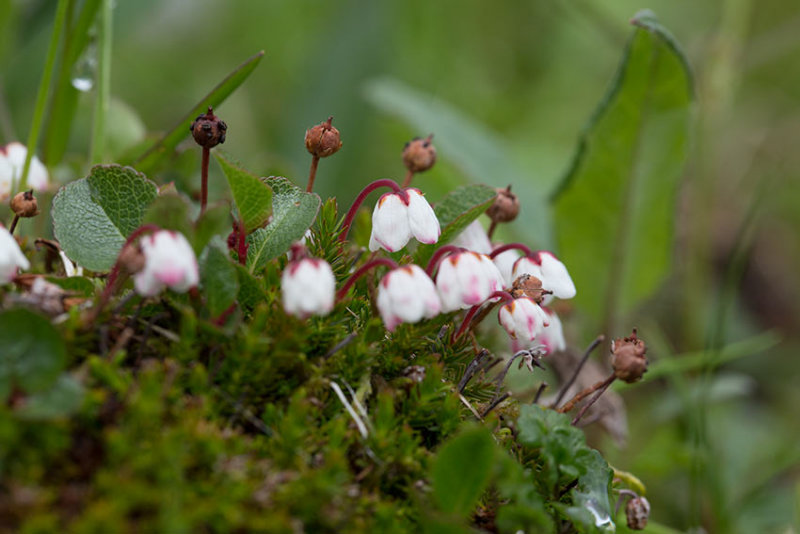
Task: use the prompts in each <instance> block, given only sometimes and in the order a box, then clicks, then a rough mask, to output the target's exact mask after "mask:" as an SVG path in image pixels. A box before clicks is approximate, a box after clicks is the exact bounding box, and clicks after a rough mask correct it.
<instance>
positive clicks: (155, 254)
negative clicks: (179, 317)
mask: <svg viewBox="0 0 800 534" xmlns="http://www.w3.org/2000/svg"><path fill="white" fill-rule="evenodd" d="M140 246H141V249H142V254H143V255H144V259H145V264H144V268H143V269H142V270H141V271H139V272H137V273H136V274H134V275H133V283H134V287H135V289H136V292H137V293H139V294H140V295H142V296H143V297H152V296H155V295H157V294H158V293H160V292H161V291H163V290H164V289H165V288H167V287H169V288H170V289H172V290H173V291H177V292H178V293H184V292H186V291H188V290H189V289H190V288H192V287H194V286H196V285H197V283H198V282H199V281H200V275H199V270H198V267H197V258H196V257H195V255H194V251H193V250H192V247H191V245H189V242H188V241H187V240H186V238H185V237H184V236H183V234H181V233H179V232H174V231H171V230H159V231H157V232H154V233H152V234H150V235H146V236H144V237H142V238H141V240H140Z"/></svg>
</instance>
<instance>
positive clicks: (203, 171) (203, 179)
mask: <svg viewBox="0 0 800 534" xmlns="http://www.w3.org/2000/svg"><path fill="white" fill-rule="evenodd" d="M209 109H210V108H209ZM210 155H211V150H210V149H209V148H208V147H203V160H202V162H201V164H200V215H202V214H203V213H205V211H206V205H207V204H208V160H209V156H210Z"/></svg>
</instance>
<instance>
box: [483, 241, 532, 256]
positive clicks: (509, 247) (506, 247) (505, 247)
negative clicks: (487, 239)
mask: <svg viewBox="0 0 800 534" xmlns="http://www.w3.org/2000/svg"><path fill="white" fill-rule="evenodd" d="M506 250H521V251H522V252H523V253H524V254H525V255H526V256H533V251H531V249H530V248H528V247H527V246H525V245H523V244H522V243H508V244H507V245H501V246H499V247H497V248H496V249H494V250H493V251H492V252H491V253H490V254H489V257H490V258H492V259H494V258H496V257H497V255H498V254H502V253H503V252H505V251H506Z"/></svg>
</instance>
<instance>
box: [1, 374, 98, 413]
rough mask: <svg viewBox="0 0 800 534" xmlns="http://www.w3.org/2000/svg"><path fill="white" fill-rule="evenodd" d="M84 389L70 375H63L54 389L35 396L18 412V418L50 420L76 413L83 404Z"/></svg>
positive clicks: (26, 401)
mask: <svg viewBox="0 0 800 534" xmlns="http://www.w3.org/2000/svg"><path fill="white" fill-rule="evenodd" d="M84 393H85V391H84V389H83V386H82V385H81V383H80V382H78V380H76V379H75V377H73V376H72V375H70V374H66V373H64V374H62V375H61V376H59V377H58V380H56V382H55V384H53V386H52V387H50V388H48V389H46V390H45V391H42V392H40V393H36V394H33V395H31V396H29V397H27V398H26V399H25V402H24V403H23V404H22V406H20V407H19V409H17V410H16V415H17V417H19V418H21V419H28V420H36V421H39V420H49V419H58V418H60V417H66V416H68V415H71V414H73V413H75V412H76V411H77V410H78V409H79V408H80V407H81V403H82V402H83V397H84Z"/></svg>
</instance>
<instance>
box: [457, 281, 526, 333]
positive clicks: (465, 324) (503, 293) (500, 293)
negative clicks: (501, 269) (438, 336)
mask: <svg viewBox="0 0 800 534" xmlns="http://www.w3.org/2000/svg"><path fill="white" fill-rule="evenodd" d="M495 297H500V298H501V299H503V300H504V301H506V302H513V301H514V297H512V296H511V293H509V292H508V291H495V292H494V293H492V294H491V295H489V296H488V297H487V299H486V300H489V299H493V298H495ZM484 302H485V301H484ZM481 306H483V302H481V303H480V304H477V305H475V306H473V307H472V308H470V309H469V311H468V312H467V314H466V315H465V316H464V320H463V321H462V322H461V326H459V327H458V330H456V333H455V334H453V337H452V338H451V339H450V342H451V343H452V342H454V341H456V340H457V339H458V338H460V337H461V336H462V335H464V333H465V332H466V331H467V330H468V329H469V327H470V323H471V322H472V319H473V317H475V314H476V313H478V310H479V309H480V307H481Z"/></svg>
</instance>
